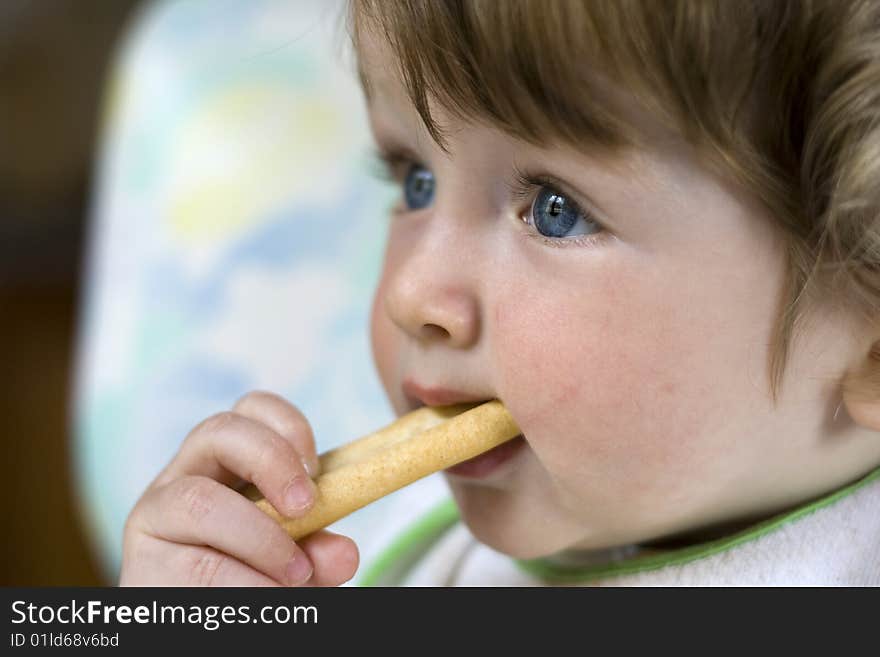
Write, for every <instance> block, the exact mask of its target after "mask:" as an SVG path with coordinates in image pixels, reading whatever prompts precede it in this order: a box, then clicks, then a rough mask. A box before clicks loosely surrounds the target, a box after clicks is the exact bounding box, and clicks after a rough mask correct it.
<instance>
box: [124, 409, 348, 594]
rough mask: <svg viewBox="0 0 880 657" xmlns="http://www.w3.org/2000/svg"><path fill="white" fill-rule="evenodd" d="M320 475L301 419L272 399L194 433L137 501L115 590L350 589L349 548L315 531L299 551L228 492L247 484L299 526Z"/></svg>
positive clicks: (309, 434) (236, 411) (254, 509)
mask: <svg viewBox="0 0 880 657" xmlns="http://www.w3.org/2000/svg"><path fill="white" fill-rule="evenodd" d="M304 464H307V465H304ZM318 467H319V465H318V457H317V454H316V452H315V441H314V438H313V436H312V430H311V427H310V426H309V423H308V421H307V420H306V418H305V417H304V416H303V414H302V413H300V412H299V411H298V410H297V409H296V408H294V407H293V406H292V405H291V404H289V403H288V402H287V401H285V400H284V399H282V398H281V397H279V396H277V395H273V394H270V393H266V392H252V393H249V394H248V395H246V396H244V397H243V398H242V399H240V400H239V401H238V403H236V404H235V406H234V407H233V409H232V411H229V412H226V413H220V414H218V415H215V416H213V417H210V418H208V419H207V420H205V421H204V422H202V423H201V424H199V425H198V426H197V427H196V428H195V429H193V430H192V431H191V432H190V434H189V435H188V436H187V437H186V440H184V441H183V444H182V445H181V447H180V450H178V452H177V454H176V455H175V457H174V459H173V460H172V461H171V463H169V464H168V466H167V467H166V468H165V469H164V470H163V471H162V472H160V473H159V475H158V476H157V477H156V479H155V480H154V481H153V482H152V483H151V484H150V486H149V487H148V488H147V490H146V491H145V492H144V494H143V495H142V496H141V498H140V499H139V500H138V502H137V504H136V505H135V507H134V509H132V511H131V513H130V514H129V516H128V519H127V521H126V524H125V533H124V539H123V556H122V569H121V572H120V576H119V583H120V585H121V586H156V585H171V586H193V585H195V586H288V585H302V584H305V585H309V586H335V585H338V584H342V583H343V582H345V581H347V580H349V579H351V577H353V576H354V572H355V570H356V569H357V565H358V551H357V547H356V546H355V544H354V541H352V540H351V539H350V538H347V537H345V536H340V535H338V534H332V533H330V532H328V531H320V532H316V533H315V534H313V535H311V536H309V537H308V538H306V539H303V540H302V541H300V543H299V544H298V545H297V544H296V543H294V541H293V539H291V538H290V537H289V536H288V535H287V533H286V532H285V531H284V530H283V529H281V527H279V526H278V525H277V524H276V523H275V522H274V521H273V520H272V519H271V518H269V517H268V516H267V515H265V514H264V513H263V512H262V511H260V510H259V509H258V508H257V507H256V505H254V503H253V502H251V501H250V500H248V499H246V498H245V497H244V496H242V495H240V494H239V493H237V492H236V491H235V490H234V489H233V488H231V486H239V485H241V484H242V483H243V482H245V481H250V482H253V483H254V484H256V486H257V487H258V488H259V489H260V491H261V492H262V493H263V494H264V495H265V496H266V498H267V499H268V500H269V502H271V503H272V505H273V506H274V507H275V508H276V509H278V510H279V511H280V512H281V513H283V514H285V515H287V516H291V517H296V516H299V515H303V514H304V513H305V512H306V511H308V510H309V508H310V507H311V505H312V504H313V502H314V484H313V483H312V480H311V478H310V477H309V474H311V475H312V476H315V475H317V474H318V472H317V470H318ZM306 468H308V471H307V469H306Z"/></svg>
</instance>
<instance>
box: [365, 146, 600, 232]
mask: <svg viewBox="0 0 880 657" xmlns="http://www.w3.org/2000/svg"><path fill="white" fill-rule="evenodd" d="M413 165H418V166H424V165H423V164H421V162H419V161H418V160H417V159H416V158H414V157H412V156H411V155H410V154H409V153H408V152H407V151H404V150H398V149H394V148H391V149H385V148H382V147H375V146H374V147H373V150H372V152H371V166H370V174H371V175H372V176H374V177H375V178H378V179H379V180H382V181H384V182H387V183H391V184H397V185H400V184H402V183H403V178H404V174H402V173H401V172H402V171H403V169H404V167H406V169H407V170H408V169H409V167H411V166H413ZM543 187H547V188H549V189H550V190H552V191H553V192H556V193H557V194H561V195H563V196H565V197H566V198H568V199H569V202H570V203H571V204H572V205H574V206H575V208H576V209H577V210H578V212H580V213H581V214H582V215H583V216H584V218H585V219H587V220H588V221H591V222H593V223H595V224H596V225H597V226H599V228H600V230H599V231H597V232H595V233H592V234H590V235H577V236H575V237H567V238H559V237H556V238H553V237H547V236H546V235H541V234H540V233H539V232H537V231H536V230H535V229H534V228H533V227H531V225H530V224H528V222H526V221H525V220H524V219H523V213H520V216H519V219H520V220H521V221H522V222H523V223H525V224H527V225H529V227H530V230H529V231H528V232H527V233H526V234H527V235H528V237H530V238H532V239H535V240H538V241H539V242H541V243H542V244H546V245H548V246H551V247H554V248H568V247H571V246H592V245H595V244H596V243H597V242H599V241H600V240H602V239H604V238H605V236H606V235H607V231H606V230H605V228H604V227H603V226H602V224H601V223H600V222H598V221H597V220H596V219H595V218H594V217H593V214H592V213H591V212H588V211H586V210H584V209H583V207H582V206H581V204H580V203H578V202H577V201H575V200H573V199H572V198H571V194H569V193H567V192H564V191H562V188H563V187H564V185H563V184H562V183H560V182H559V181H557V180H556V179H555V178H553V177H552V176H548V175H545V174H535V173H531V172H528V171H523V170H522V169H520V168H518V167H514V175H513V178H512V179H511V180H510V181H508V183H507V188H508V190H509V192H510V194H511V196H512V197H513V198H515V199H517V200H518V201H520V202H521V203H522V202H526V201H528V203H529V206H528V208H527V209H526V212H531V210H532V204H533V203H534V200H535V194H536V193H537V192H538V191H539V190H540V189H541V188H543Z"/></svg>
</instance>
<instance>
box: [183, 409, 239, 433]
mask: <svg viewBox="0 0 880 657" xmlns="http://www.w3.org/2000/svg"><path fill="white" fill-rule="evenodd" d="M235 418H236V414H235V413H233V412H232V411H222V412H220V413H215V414H214V415H212V416H211V417H209V418H207V419H206V420H204V421H203V422H202V423H201V424H200V425H199V426H198V427H196V431H194V432H193V433H218V432H219V431H221V430H223V429H224V428H226V427H227V426H229V425H230V424H232V423H233V422H234V421H235Z"/></svg>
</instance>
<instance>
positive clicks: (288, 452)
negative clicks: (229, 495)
mask: <svg viewBox="0 0 880 657" xmlns="http://www.w3.org/2000/svg"><path fill="white" fill-rule="evenodd" d="M257 450H258V452H257V455H256V458H255V460H254V470H255V471H254V472H251V473H249V474H250V475H251V476H250V477H249V478H248V480H249V481H255V479H254V477H259V476H260V475H262V474H265V473H266V472H270V471H271V470H275V469H277V468H278V467H279V465H281V467H284V466H285V465H286V464H287V463H288V462H290V461H291V460H292V461H294V462H295V461H296V450H294V449H293V447H292V446H291V445H290V444H289V443H288V442H287V441H285V440H284V439H283V438H282V437H281V436H279V435H278V434H276V433H274V432H267V433H266V434H265V435H264V437H263V439H262V440H260V441H259V444H258V445H257Z"/></svg>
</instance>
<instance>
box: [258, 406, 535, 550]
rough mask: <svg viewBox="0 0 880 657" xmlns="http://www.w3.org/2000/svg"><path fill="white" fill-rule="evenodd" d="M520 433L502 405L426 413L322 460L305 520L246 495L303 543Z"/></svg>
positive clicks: (404, 419) (427, 410)
mask: <svg viewBox="0 0 880 657" xmlns="http://www.w3.org/2000/svg"><path fill="white" fill-rule="evenodd" d="M519 433H520V430H519V427H518V426H517V425H516V422H514V420H513V418H512V417H511V416H510V414H509V413H508V412H507V409H506V408H505V407H504V405H503V404H502V403H501V402H500V401H498V400H497V399H496V400H492V401H490V402H486V403H484V404H480V405H479V406H475V405H474V404H456V405H453V406H437V407H423V408H420V409H418V410H415V411H413V412H411V413H408V414H407V415H404V416H402V417H400V418H399V419H398V420H397V421H395V422H394V423H392V424H390V425H388V426H387V427H385V428H384V429H381V430H379V431H377V432H375V433H372V434H370V435H368V436H365V437H363V438H361V439H359V440H356V441H354V442H352V443H349V444H347V445H343V446H341V447H338V448H336V449H334V450H331V451H329V452H325V453H324V454H322V455H321V456H320V461H321V474H320V475H319V476H318V478H317V479H315V486H316V487H317V489H318V492H317V496H316V498H315V505H314V506H313V507H312V509H311V510H310V511H309V512H308V513H307V514H306V515H305V516H303V517H301V518H286V517H284V516H282V515H281V514H280V513H278V511H276V510H275V508H274V507H273V506H272V505H271V504H270V503H269V502H268V501H267V500H265V499H264V498H263V497H262V494H261V493H260V492H259V490H257V488H256V487H255V486H253V485H249V486H247V488H245V489H244V490H243V491H242V493H243V494H244V495H246V496H247V497H248V498H250V499H251V500H254V501H255V502H256V504H257V506H258V507H259V508H260V509H261V510H262V511H263V512H265V513H266V514H268V515H269V516H270V517H271V518H273V519H274V520H275V521H276V522H278V523H279V524H280V525H281V526H282V527H283V528H284V529H285V531H287V533H288V534H290V536H291V537H292V538H293V539H299V538H302V537H304V536H308V535H309V534H311V533H312V532H315V531H317V530H319V529H322V528H324V527H326V526H327V525H330V524H332V523H334V522H336V521H337V520H339V519H340V518H343V517H345V516H347V515H348V514H350V513H352V512H353V511H357V510H358V509H360V508H361V507H363V506H366V505H367V504H369V503H370V502H375V501H376V500H378V499H379V498H381V497H384V496H386V495H388V494H390V493H393V492H394V491H396V490H398V489H400V488H403V487H404V486H406V485H408V484H411V483H413V482H414V481H417V480H418V479H421V478H422V477H426V476H427V475H429V474H431V473H433V472H437V471H438V470H443V469H445V468H448V467H450V466H453V465H455V464H456V463H460V462H461V461H466V460H467V459H469V458H473V457H474V456H477V455H478V454H481V453H483V452H485V451H487V450H489V449H492V448H493V447H496V446H497V445H500V444H501V443H503V442H506V441H508V440H510V439H511V438H514V437H516V436H518V435H519Z"/></svg>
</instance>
